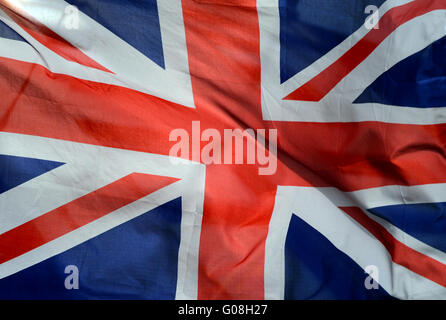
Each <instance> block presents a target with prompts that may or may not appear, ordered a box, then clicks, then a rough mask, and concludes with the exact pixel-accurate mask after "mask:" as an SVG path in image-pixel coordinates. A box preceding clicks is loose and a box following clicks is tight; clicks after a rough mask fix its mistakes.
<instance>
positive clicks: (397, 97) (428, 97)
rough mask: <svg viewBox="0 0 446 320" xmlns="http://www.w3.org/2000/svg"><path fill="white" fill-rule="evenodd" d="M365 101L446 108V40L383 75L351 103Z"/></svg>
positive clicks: (432, 45) (438, 41) (403, 61)
mask: <svg viewBox="0 0 446 320" xmlns="http://www.w3.org/2000/svg"><path fill="white" fill-rule="evenodd" d="M366 102H375V103H382V104H388V105H396V106H402V107H414V108H430V107H446V37H443V38H442V39H440V40H437V41H436V42H434V43H433V44H431V45H430V46H428V47H427V48H425V49H424V50H421V51H420V52H418V53H416V54H414V55H412V56H410V57H408V58H406V59H405V60H402V61H400V62H399V63H397V64H396V65H394V66H393V67H392V68H390V69H389V70H388V71H387V72H385V73H383V74H382V75H381V76H380V77H379V78H378V79H376V80H375V81H374V82H373V83H372V84H371V85H370V86H369V87H368V88H367V89H366V90H365V91H364V92H363V93H362V94H361V95H360V96H359V97H358V98H357V99H356V101H355V103H366Z"/></svg>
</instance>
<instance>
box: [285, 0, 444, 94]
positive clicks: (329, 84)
mask: <svg viewBox="0 0 446 320" xmlns="http://www.w3.org/2000/svg"><path fill="white" fill-rule="evenodd" d="M438 9H446V3H445V1H443V0H416V1H413V2H409V3H408V4H405V5H402V6H399V7H395V8H392V9H390V10H389V11H387V12H386V13H385V14H384V16H383V17H382V18H381V20H380V22H379V29H372V30H371V31H369V32H368V33H367V35H366V36H365V37H364V38H362V39H361V40H360V41H358V43H356V44H355V45H354V46H353V47H352V48H351V49H350V50H349V51H347V52H346V53H345V54H344V55H343V56H342V57H341V58H339V59H338V60H337V61H335V62H334V63H333V64H331V65H330V66H329V67H328V68H327V69H325V70H324V71H322V72H321V73H319V74H318V75H317V76H315V77H314V78H313V79H311V80H310V81H308V82H307V83H305V84H304V85H303V86H301V87H300V88H298V89H297V90H295V91H293V92H292V93H291V94H289V95H288V96H287V97H285V98H284V100H300V101H320V100H321V99H322V98H323V97H325V95H327V94H328V93H329V92H330V91H331V90H332V89H333V88H334V87H335V86H336V85H337V84H338V83H339V82H340V81H341V80H342V79H343V78H345V77H346V76H347V75H348V74H349V73H350V72H352V71H353V69H355V68H356V67H357V66H358V65H359V64H360V63H361V62H362V61H364V60H365V59H366V58H367V57H368V56H369V55H370V54H371V53H372V52H373V51H374V50H375V49H376V47H378V46H379V44H380V43H381V42H383V41H384V40H385V39H386V38H387V37H388V36H389V35H390V34H391V33H392V32H394V31H395V30H396V29H397V28H398V27H399V26H401V25H402V24H404V23H406V22H408V21H409V20H412V19H414V18H416V17H418V16H421V15H423V14H426V13H428V12H430V11H434V10H438Z"/></svg>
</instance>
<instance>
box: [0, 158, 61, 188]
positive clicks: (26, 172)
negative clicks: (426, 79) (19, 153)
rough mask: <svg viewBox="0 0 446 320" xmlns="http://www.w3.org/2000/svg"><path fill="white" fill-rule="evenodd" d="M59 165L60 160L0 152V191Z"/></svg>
mask: <svg viewBox="0 0 446 320" xmlns="http://www.w3.org/2000/svg"><path fill="white" fill-rule="evenodd" d="M61 165H63V163H61V162H54V161H47V160H40V159H32V158H23V157H15V156H9V155H2V154H0V193H3V192H5V191H8V190H9V189H12V188H14V187H16V186H18V185H19V184H22V183H24V182H26V181H28V180H30V179H33V178H35V177H37V176H40V175H41V174H43V173H45V172H48V171H50V170H53V169H55V168H57V167H59V166H61Z"/></svg>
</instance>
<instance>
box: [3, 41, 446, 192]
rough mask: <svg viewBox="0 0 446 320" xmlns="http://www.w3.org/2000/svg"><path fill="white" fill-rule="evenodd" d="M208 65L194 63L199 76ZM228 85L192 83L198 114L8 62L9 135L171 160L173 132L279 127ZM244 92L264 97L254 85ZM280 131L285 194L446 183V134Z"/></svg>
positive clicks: (442, 129)
mask: <svg viewBox="0 0 446 320" xmlns="http://www.w3.org/2000/svg"><path fill="white" fill-rule="evenodd" d="M203 45H204V44H203ZM189 51H191V52H194V50H192V48H191V49H190V50H189ZM196 59H198V57H197V58H196ZM201 61H202V60H201ZM201 61H200V62H196V63H194V62H193V61H192V58H191V69H192V71H194V72H196V71H195V68H196V64H197V65H201V64H202V62H201ZM212 61H213V60H212ZM212 68H213V66H212ZM212 68H211V67H209V69H210V70H212ZM217 70H219V69H217ZM219 79H220V78H216V79H215V80H214V81H211V80H208V79H206V78H199V77H196V78H193V86H194V88H195V89H194V90H195V91H196V92H197V93H196V102H197V105H198V109H191V108H187V107H183V106H180V105H176V104H173V103H170V102H167V101H165V100H162V99H159V98H156V97H153V96H149V95H146V94H143V93H140V92H136V91H133V90H130V89H126V88H122V87H117V86H111V85H106V84H101V83H94V82H90V81H84V80H79V79H75V78H72V77H70V76H66V75H60V74H53V73H50V72H49V71H48V70H46V69H44V68H43V67H42V66H39V65H33V64H28V63H23V62H19V61H14V60H10V59H2V58H0V92H1V95H2V102H1V105H2V106H4V107H2V108H0V130H1V131H9V132H16V133H24V134H31V135H38V136H45V137H50V138H57V139H64V140H70V141H77V142H83V143H90V144H96V145H104V146H109V147H115V148H125V149H131V150H138V151H144V152H152V153H159V154H166V155H167V154H169V149H170V147H171V146H172V143H169V133H170V131H171V130H172V129H174V128H185V129H186V130H188V131H189V130H190V129H191V122H192V120H200V121H201V127H202V129H203V130H204V129H206V128H216V129H218V130H220V131H222V130H223V129H224V128H237V127H241V128H244V127H251V128H254V129H255V128H259V127H260V125H261V124H262V123H263V124H264V126H265V127H268V126H270V125H271V123H270V122H262V121H261V120H258V119H259V118H258V117H260V115H259V116H257V113H258V112H257V111H256V108H258V110H260V105H259V104H260V102H255V101H253V102H250V101H249V100H248V97H245V98H244V99H240V100H239V99H238V97H239V95H238V94H237V95H233V96H231V95H229V94H228V93H227V92H226V91H225V90H226V89H225V88H226V83H227V82H224V81H220V80H219ZM244 83H245V85H246V86H248V87H249V90H251V91H252V90H254V89H255V82H254V81H253V80H251V82H248V81H244ZM216 84H218V86H215V85H216ZM213 85H214V86H215V88H214V89H212V87H213ZM237 85H239V84H237V83H234V84H233V87H234V89H232V90H235V88H236V87H237ZM211 89H212V90H211ZM241 89H243V88H241ZM246 90H248V89H246ZM67 92H69V94H67ZM259 96H260V94H259ZM234 100H236V101H234ZM218 102H221V104H219V103H218ZM257 103H258V104H257ZM236 108H239V109H240V113H239V114H237V113H236ZM235 115H237V117H238V118H236V117H235ZM36 124H38V125H36ZM273 124H274V127H275V128H277V130H278V135H279V138H278V140H279V164H278V165H279V170H278V174H277V176H276V177H274V179H275V180H274V181H276V182H277V184H281V185H313V186H321V187H322V186H336V187H338V188H340V189H342V190H345V191H352V190H358V189H361V188H370V187H378V186H384V185H393V184H398V185H416V184H427V183H442V182H445V181H446V157H445V151H444V148H445V145H446V124H438V125H402V124H386V123H374V122H363V123H298V122H275V123H273Z"/></svg>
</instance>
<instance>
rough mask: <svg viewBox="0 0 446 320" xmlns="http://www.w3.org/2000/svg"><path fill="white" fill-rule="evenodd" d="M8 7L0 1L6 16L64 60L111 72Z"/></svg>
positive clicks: (42, 26) (38, 23)
mask: <svg viewBox="0 0 446 320" xmlns="http://www.w3.org/2000/svg"><path fill="white" fill-rule="evenodd" d="M9 6H10V5H9V4H8V3H6V2H5V1H4V0H0V7H1V8H2V9H3V10H4V11H5V12H6V14H7V15H8V16H10V17H11V18H12V19H13V20H14V21H15V22H16V23H17V24H18V25H20V26H21V27H22V28H23V29H24V30H25V31H26V32H28V33H29V34H30V35H31V36H32V37H33V38H34V39H36V40H37V41H39V42H40V43H41V44H43V45H44V46H46V47H48V48H49V49H51V50H52V51H54V52H55V53H57V54H58V55H60V56H61V57H63V58H64V59H66V60H68V61H72V62H76V63H79V64H81V65H84V66H87V67H90V68H95V69H99V70H102V71H106V72H111V71H110V70H108V69H107V68H105V67H103V66H102V65H100V64H99V63H97V62H96V61H94V60H93V59H91V58H90V57H88V56H87V55H86V54H84V53H83V52H82V51H80V50H79V49H78V48H76V47H75V46H73V45H72V44H71V43H69V42H68V41H66V40H65V39H64V38H62V37H61V36H59V35H58V34H57V33H55V32H54V31H52V30H51V29H49V28H48V27H46V26H45V25H43V24H42V23H40V22H39V21H37V20H36V19H33V18H32V17H31V16H29V15H28V14H26V13H25V12H20V13H19V12H16V11H15V10H11V9H10V8H9ZM14 9H15V8H14Z"/></svg>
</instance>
